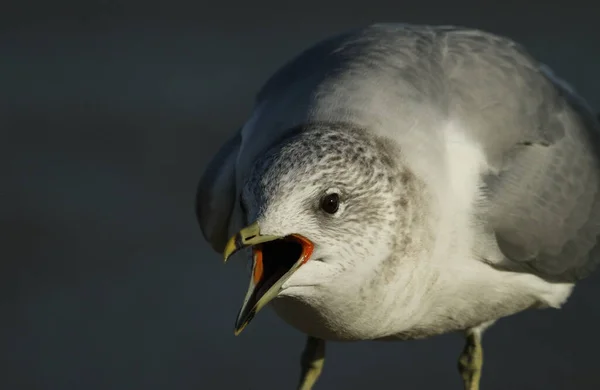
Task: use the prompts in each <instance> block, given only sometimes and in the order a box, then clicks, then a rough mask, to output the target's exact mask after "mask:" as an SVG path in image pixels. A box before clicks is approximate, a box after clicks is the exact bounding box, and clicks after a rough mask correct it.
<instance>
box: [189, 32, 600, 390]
mask: <svg viewBox="0 0 600 390" xmlns="http://www.w3.org/2000/svg"><path fill="white" fill-rule="evenodd" d="M599 135H600V124H599V122H598V120H597V118H596V114H595V113H594V112H593V111H592V110H591V109H590V107H589V105H588V104H587V103H586V102H585V101H584V99H583V98H582V97H581V96H579V95H578V94H577V93H576V92H575V90H574V88H573V87H571V86H570V85H569V84H568V83H567V82H565V81H564V80H562V79H560V78H559V77H558V76H556V75H555V74H554V73H553V72H552V70H551V69H550V68H549V67H548V66H546V65H545V64H543V63H540V62H538V61H537V60H535V59H534V58H533V57H532V55H531V54H529V53H528V51H527V50H526V49H525V48H524V47H522V46H521V45H519V44H518V43H516V42H515V41H513V40H511V39H510V38H507V37H502V36H499V35H496V34H493V33H490V32H485V31H482V30H478V29H472V28H467V27H457V26H428V25H412V24H393V23H389V24H387V23H386V24H373V25H369V26H365V27H361V28H357V29H354V30H350V31H346V32H344V33H341V34H339V35H336V36H333V37H330V38H328V39H325V40H323V41H321V42H319V43H317V44H316V45H314V46H312V47H310V48H308V49H306V50H305V51H303V52H302V53H300V54H298V55H297V56H296V57H295V58H293V59H291V60H290V61H289V62H288V63H287V64H284V65H283V66H282V67H281V68H280V69H279V70H278V71H276V72H275V73H274V75H273V76H271V77H270V78H269V79H268V80H267V82H266V83H265V84H264V85H263V86H262V88H261V89H260V91H259V92H258V94H257V95H256V99H255V104H254V107H253V110H252V112H251V114H250V116H249V117H248V118H247V121H246V122H245V123H244V124H243V126H242V127H241V128H240V129H239V130H238V131H237V132H236V133H235V134H233V136H231V137H230V138H229V139H228V140H227V141H226V142H225V143H224V145H223V146H222V147H221V148H220V150H218V151H217V152H216V154H215V155H214V156H213V158H212V160H211V161H210V162H209V164H208V165H207V167H206V168H205V170H204V173H203V174H202V176H201V178H200V181H199V185H198V189H197V193H196V216H197V219H198V221H199V225H200V228H201V231H202V234H203V236H204V238H205V239H206V240H207V241H208V242H209V243H210V245H211V247H212V248H213V249H214V250H215V251H216V252H219V253H223V256H224V258H225V261H227V259H229V258H230V256H232V255H233V254H234V253H237V252H241V253H245V258H246V259H247V260H248V262H249V264H251V276H250V282H249V288H248V291H247V294H246V296H245V299H244V301H243V304H242V307H241V309H240V310H239V314H238V315H237V318H236V322H235V334H236V335H237V334H239V333H240V332H241V331H242V330H243V329H244V327H245V326H246V325H247V324H248V323H249V322H250V321H251V320H252V318H253V317H254V316H255V314H256V313H257V312H259V311H260V310H261V309H262V308H263V307H265V306H266V305H267V304H269V306H270V307H272V308H273V309H274V310H275V312H276V313H277V315H278V316H279V317H281V318H282V319H283V320H284V321H285V322H286V323H288V324H289V325H291V326H292V327H294V328H296V329H298V330H299V331H301V332H302V333H304V334H306V335H307V340H306V345H305V349H304V352H303V354H302V359H301V375H300V380H299V384H298V389H301V390H309V389H312V388H313V385H314V384H315V382H316V381H317V379H318V377H319V375H320V374H321V372H322V369H323V363H324V359H325V343H326V342H327V341H359V340H386V341H393V340H411V339H422V338H427V337H432V336H435V335H439V334H444V333H450V332H460V333H463V334H464V335H465V340H466V341H465V347H464V349H463V350H462V352H461V353H460V355H459V357H458V368H459V373H460V375H461V376H462V380H463V382H464V387H465V389H466V390H478V389H479V383H480V377H481V370H482V364H483V348H482V334H483V332H484V331H485V330H486V329H487V328H488V327H489V326H490V325H492V324H493V323H494V322H496V321H497V320H498V319H500V318H503V317H507V316H510V315H513V314H516V313H519V312H521V311H524V310H528V309H541V308H560V307H561V306H562V305H563V304H564V303H565V302H566V300H567V299H568V297H569V296H570V294H571V292H572V290H573V287H574V286H575V284H576V283H577V282H578V281H579V280H581V279H583V278H585V277H587V276H588V275H590V273H591V272H593V270H594V268H595V267H596V266H597V265H598V261H599V258H600V256H599V254H598V251H599V246H598V235H599V234H600V192H599V189H600V169H599V151H598V145H600V142H598V141H599V139H598V138H599Z"/></svg>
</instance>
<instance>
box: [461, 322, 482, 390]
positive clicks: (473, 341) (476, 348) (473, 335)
mask: <svg viewBox="0 0 600 390" xmlns="http://www.w3.org/2000/svg"><path fill="white" fill-rule="evenodd" d="M482 333H483V327H477V328H471V329H468V330H467V332H466V343H465V347H464V349H463V351H462V353H461V355H460V357H459V359H458V370H459V372H460V375H461V376H462V379H463V383H464V385H465V390H479V380H480V378H481V367H482V365H483V347H482V346H481V335H482Z"/></svg>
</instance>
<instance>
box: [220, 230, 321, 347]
mask: <svg viewBox="0 0 600 390" xmlns="http://www.w3.org/2000/svg"><path fill="white" fill-rule="evenodd" d="M248 247H251V248H252V259H253V265H252V277H251V278H250V286H249V287H248V292H247V293H246V297H245V298H244V303H243V305H242V308H241V309H240V311H239V313H238V316H237V319H236V321H235V331H234V333H235V335H236V336H237V335H238V334H240V332H241V331H242V330H243V329H244V328H245V327H246V325H248V323H249V322H250V321H251V320H252V318H254V315H255V314H256V313H257V312H258V311H259V310H260V309H262V308H263V307H264V306H265V305H266V304H267V303H269V301H271V300H272V299H273V298H275V296H277V294H278V293H279V290H280V289H281V286H282V285H283V283H285V281H286V280H288V279H289V277H290V276H292V274H293V273H294V272H295V271H296V270H297V269H298V268H299V267H300V266H301V265H302V264H304V263H306V262H307V261H308V259H309V258H310V256H311V254H312V251H313V247H314V245H313V243H312V242H311V241H310V240H308V239H307V238H306V237H303V236H301V235H299V234H292V235H289V236H284V237H281V236H269V235H261V234H260V228H259V226H258V222H254V223H253V224H252V225H249V226H247V227H245V228H243V229H242V230H240V231H239V232H238V233H237V234H236V235H234V236H233V237H231V239H229V241H228V242H227V245H226V246H225V251H224V252H223V256H224V261H227V260H228V259H229V257H230V256H231V255H233V254H234V253H236V252H237V251H239V250H241V249H244V248H248Z"/></svg>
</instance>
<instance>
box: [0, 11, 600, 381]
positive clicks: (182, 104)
mask: <svg viewBox="0 0 600 390" xmlns="http://www.w3.org/2000/svg"><path fill="white" fill-rule="evenodd" d="M591 3H592V2H590V4H591ZM554 4H556V5H544V6H537V5H533V4H530V3H528V2H525V1H522V2H521V3H520V4H515V5H514V6H508V5H502V4H501V3H498V5H483V4H481V3H473V4H467V3H464V2H463V3H457V2H456V1H442V0H439V1H437V2H433V1H416V2H415V1H413V2H402V1H397V0H396V1H388V2H385V1H380V0H370V1H363V2H352V1H336V2H307V1H303V2H285V1H279V2H273V3H266V2H263V3H259V2H246V1H240V0H238V1H236V2H219V3H218V4H203V3H202V1H201V0H197V1H194V2H192V1H189V2H181V1H173V0H172V1H168V2H159V1H148V0H146V1H135V2H134V1H131V2H128V3H127V5H123V4H122V3H118V2H115V1H108V0H107V1H96V0H94V1H86V2H75V1H72V2H67V1H61V0H58V1H47V2H44V3H39V4H38V3H34V2H19V3H16V2H13V3H11V2H3V3H2V6H1V7H0V156H1V161H0V162H1V164H0V175H1V176H0V177H1V179H2V185H1V186H0V200H1V203H0V204H1V205H2V207H1V210H0V244H1V245H0V248H1V252H0V256H1V257H0V277H1V280H0V286H1V288H2V291H3V293H2V294H1V295H0V310H1V313H2V314H1V317H0V359H1V361H0V370H1V373H0V388H2V389H7V390H8V389H86V390H87V389H89V390H93V389H115V390H117V389H198V390H199V389H292V388H293V386H295V383H296V380H297V376H298V359H299V354H300V351H301V349H302V346H303V343H304V336H303V335H301V334H300V333H298V332H297V331H295V330H294V329H292V328H290V327H288V326H287V325H286V324H284V323H283V322H282V321H281V320H279V319H278V318H277V317H275V316H274V315H273V313H272V312H271V311H269V310H266V311H264V312H262V313H261V314H260V315H259V316H257V318H256V319H255V320H254V322H253V323H252V324H251V325H250V326H249V327H248V328H247V329H246V330H245V331H244V333H242V335H241V336H239V337H237V338H236V337H234V336H233V321H234V317H235V314H236V312H237V310H238V307H239V305H240V304H241V301H242V298H243V295H244V292H245V289H246V286H247V274H246V270H245V266H244V265H242V264H229V265H227V266H224V265H223V264H222V263H221V261H220V256H219V255H217V254H216V253H213V252H211V251H210V250H209V248H208V246H207V245H206V244H205V243H204V241H203V239H202V238H201V235H200V230H199V228H198V227H197V224H196V221H195V218H194V212H193V200H194V192H195V188H196V183H197V180H198V178H199V176H200V174H201V172H202V169H203V167H204V165H205V164H206V163H207V161H208V159H209V158H210V157H211V156H212V154H213V153H215V151H216V150H217V148H218V147H219V145H220V144H221V142H223V140H224V139H225V138H226V137H227V136H228V135H229V134H231V132H233V131H234V130H235V129H236V128H237V126H239V125H240V124H241V123H242V122H243V121H244V119H245V117H246V115H247V114H248V113H249V110H250V107H251V103H252V98H253V94H254V93H255V92H256V90H257V89H258V88H259V87H260V85H261V83H262V82H264V81H265V79H266V78H267V77H268V76H269V75H270V74H271V73H272V72H273V71H274V70H275V69H276V68H277V67H278V66H280V65H281V64H282V63H283V62H284V61H286V60H288V59H289V58H290V57H291V56H293V55H295V54H296V53H298V52H299V51H300V50H302V49H304V48H306V47H308V46H309V45H311V44H313V43H315V42H316V41H318V40H319V39H321V38H324V37H326V36H328V35H330V34H334V33H338V32H340V31H343V30H345V29H349V28H353V27H357V26H361V25H366V24H369V23H371V22H393V21H399V22H412V23H430V24H438V23H443V24H462V25H468V26H472V27H479V28H484V29H487V30H490V31H494V32H497V33H502V34H506V35H509V36H511V37H513V38H515V39H517V40H519V41H520V42H522V43H524V44H525V45H526V46H527V47H529V49H530V50H531V52H532V53H533V54H534V55H536V56H537V57H538V58H540V59H541V60H543V61H544V62H547V63H548V64H549V65H551V66H552V67H553V68H554V69H555V70H556V71H557V72H558V73H559V74H560V75H562V76H564V77H565V78H567V79H568V80H569V81H570V82H572V83H573V84H574V86H575V87H576V88H577V89H578V90H579V91H580V92H581V93H582V94H583V95H584V96H585V97H587V98H588V99H589V100H590V102H591V103H592V104H593V105H594V106H595V107H598V108H600V77H598V75H597V73H598V70H599V69H600V54H599V51H600V49H599V48H600V24H599V23H598V15H599V13H598V11H597V10H596V9H593V8H591V6H587V7H586V6H585V5H582V6H579V4H577V3H576V2H574V1H565V2H563V3H562V4H560V3H554ZM582 4H585V3H582ZM599 293H600V276H598V275H596V277H594V278H592V279H589V280H586V281H585V282H583V283H581V286H580V287H579V288H578V289H577V290H576V293H575V294H574V296H573V297H572V299H571V300H570V302H569V303H568V305H567V306H566V307H565V308H564V309H563V310H561V311H558V310H545V311H536V312H529V313H524V314H520V315H517V316H515V317H512V318H509V319H504V320H502V321H500V322H499V323H498V324H497V325H496V326H495V327H493V328H492V329H491V330H490V331H489V332H488V334H487V336H486V337H485V347H486V363H485V370H484V377H483V383H482V384H483V389H484V390H491V389H598V388H600V367H599V363H600V357H599V356H598V347H599V345H600V337H599V336H598V329H600V304H599V303H598V296H599ZM461 348H462V340H461V338H460V337H458V336H457V335H448V336H442V337H438V338H435V339H432V340H427V341H416V342H405V343H369V342H362V343H351V344H350V343H349V344H339V343H335V344H330V345H329V349H328V356H327V360H326V366H325V371H324V374H323V376H322V379H321V381H320V382H319V383H318V387H317V388H318V389H364V388H367V387H368V388H370V389H375V388H377V389H379V388H381V389H439V388H444V389H460V388H461V384H460V379H459V376H458V374H457V373H456V369H455V367H456V357H457V355H458V354H459V352H460V350H461Z"/></svg>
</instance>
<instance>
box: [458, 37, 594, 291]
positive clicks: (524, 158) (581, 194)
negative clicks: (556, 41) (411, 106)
mask: <svg viewBox="0 0 600 390" xmlns="http://www.w3.org/2000/svg"><path fill="white" fill-rule="evenodd" d="M454 39H457V40H460V42H461V43H460V44H459V43H456V44H455V46H454V47H455V48H456V47H460V45H462V46H463V47H464V48H468V50H469V53H466V51H465V53H462V54H460V55H459V56H461V61H460V65H461V68H462V74H461V73H458V74H457V75H455V77H456V80H455V81H454V84H453V87H454V88H455V91H454V92H455V94H456V95H458V96H460V97H461V99H462V100H461V103H462V106H463V107H461V108H462V109H469V112H468V114H469V115H465V116H466V117H468V120H467V121H468V122H470V123H469V124H468V127H469V128H470V130H468V131H470V133H471V136H472V137H473V138H475V139H476V140H477V141H478V142H479V143H480V145H481V146H482V148H483V149H484V150H485V153H486V156H487V157H488V164H489V167H490V169H489V171H488V172H486V174H485V176H484V183H485V184H484V188H483V194H484V199H483V200H482V204H481V209H480V213H481V214H480V217H481V220H482V221H484V224H485V226H486V232H487V234H489V235H490V236H491V237H489V236H488V238H492V239H493V240H494V241H495V242H496V243H497V248H498V249H500V254H501V256H500V258H499V259H495V260H491V261H492V262H497V263H499V265H502V266H508V267H510V268H513V269H519V268H522V267H523V266H525V268H526V269H529V270H533V271H534V272H537V273H539V274H540V275H542V276H544V277H548V278H552V279H554V280H561V281H573V280H577V279H580V278H583V277H585V276H587V275H589V273H590V272H591V271H592V270H593V269H594V268H595V267H596V266H597V264H598V260H599V258H600V253H599V245H598V243H599V240H598V238H599V235H600V164H599V156H600V150H599V149H598V148H599V146H600V137H599V135H600V125H599V123H598V121H597V119H596V115H595V114H594V113H593V112H592V111H591V110H590V108H589V107H588V106H587V105H586V103H585V102H584V100H583V99H582V98H581V97H580V96H578V95H577V93H576V92H575V91H574V90H573V89H572V88H571V87H570V86H569V85H568V84H566V83H565V82H564V81H562V80H560V79H558V78H557V77H556V76H554V75H553V74H552V72H551V71H550V70H549V69H548V68H547V67H546V66H544V65H542V64H539V63H537V62H536V61H535V60H533V59H532V58H530V57H529V56H528V55H527V54H526V53H525V52H524V51H523V49H522V48H520V47H519V46H518V45H516V44H514V43H513V42H511V41H509V40H503V39H501V38H498V37H491V36H488V35H485V34H484V35H482V34H479V33H474V32H467V33H464V35H463V36H461V37H460V38H454ZM450 45H452V44H450ZM450 50H452V46H451V47H450ZM456 50H459V49H456ZM456 71H457V72H461V70H458V69H457V70H456ZM494 241H492V242H494ZM487 242H490V241H487ZM486 260H489V259H486ZM515 265H516V267H515Z"/></svg>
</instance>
